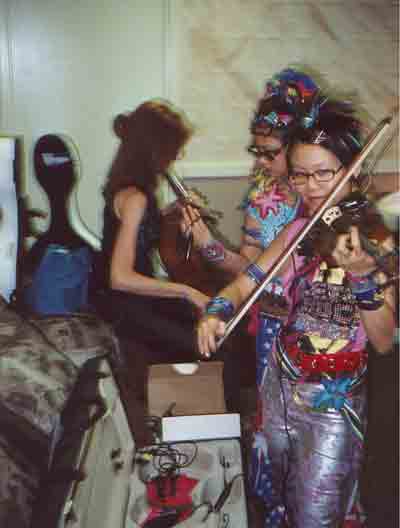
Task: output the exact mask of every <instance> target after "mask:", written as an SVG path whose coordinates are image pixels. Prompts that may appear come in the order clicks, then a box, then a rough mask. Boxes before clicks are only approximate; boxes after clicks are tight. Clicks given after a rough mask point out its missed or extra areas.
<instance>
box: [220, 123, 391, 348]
mask: <svg viewBox="0 0 400 528" xmlns="http://www.w3.org/2000/svg"><path fill="white" fill-rule="evenodd" d="M392 119H393V118H392V117H387V118H385V119H383V120H382V121H381V122H380V123H379V124H378V126H377V127H376V130H375V131H374V133H373V134H371V136H370V138H369V139H368V140H367V142H366V144H365V146H364V148H363V149H362V151H361V152H360V153H359V154H358V155H357V156H356V157H355V158H354V160H353V161H352V163H351V164H350V165H349V167H348V169H347V171H346V172H345V174H344V175H343V178H342V179H341V181H340V182H339V183H338V184H337V186H336V187H335V188H334V189H333V190H332V192H331V194H330V195H329V196H328V197H327V198H326V199H325V201H324V202H323V203H322V204H321V205H320V206H319V207H318V209H317V210H316V211H315V213H314V216H313V217H312V218H310V219H309V221H308V222H307V223H306V224H305V225H304V226H303V228H302V229H301V230H300V231H299V233H298V234H297V236H295V237H294V239H293V240H292V241H291V243H290V244H289V245H288V247H287V248H286V250H285V251H284V252H283V253H282V254H281V255H280V256H279V258H278V259H277V260H276V261H275V262H274V263H273V265H272V266H271V268H270V269H269V271H268V273H267V274H266V275H265V278H264V279H263V280H262V281H261V283H260V284H259V285H258V286H257V288H256V289H255V290H254V291H253V293H252V294H251V295H250V296H249V298H248V299H247V300H246V301H245V302H244V303H243V304H242V305H241V307H240V309H239V310H238V311H237V313H236V314H235V315H234V317H233V318H232V319H231V320H230V321H228V323H227V325H226V328H225V333H224V335H223V336H222V337H221V338H220V339H219V341H218V343H217V347H218V348H219V347H220V346H221V345H222V344H223V343H224V341H225V340H226V339H227V338H228V337H229V335H230V334H231V333H232V332H233V330H234V329H235V328H236V326H237V325H238V324H239V322H240V321H241V319H242V318H243V317H244V316H245V315H246V313H247V312H248V310H249V309H250V308H251V306H252V305H253V304H254V302H256V301H257V299H258V298H259V297H260V295H261V294H262V293H263V291H264V290H265V288H266V286H267V285H268V284H269V283H270V282H271V281H272V279H273V278H274V277H275V275H276V274H277V273H278V272H279V271H280V269H281V268H282V266H283V265H284V264H285V263H286V262H287V260H288V259H289V258H290V256H291V255H292V254H293V253H294V252H295V251H297V250H298V247H299V245H301V244H302V243H303V241H304V240H305V238H306V237H307V236H308V235H309V233H310V232H311V230H312V229H313V228H314V226H315V225H316V224H317V223H318V222H319V221H320V219H321V217H322V216H323V215H324V213H326V212H327V211H329V208H330V209H331V210H332V209H333V210H334V208H333V207H332V204H333V203H334V202H335V199H336V197H337V196H338V194H339V193H340V192H341V191H342V189H343V187H344V186H345V185H347V183H348V182H349V180H350V178H351V177H352V176H353V175H354V174H355V173H356V172H357V171H358V170H359V169H360V168H361V165H362V163H363V162H364V161H365V159H366V157H367V156H368V155H369V153H370V152H371V151H372V149H373V148H375V147H376V145H377V144H378V143H379V142H380V141H381V139H382V137H384V136H385V135H386V134H387V132H388V130H389V129H390V125H391V123H392ZM350 208H351V207H350Z"/></svg>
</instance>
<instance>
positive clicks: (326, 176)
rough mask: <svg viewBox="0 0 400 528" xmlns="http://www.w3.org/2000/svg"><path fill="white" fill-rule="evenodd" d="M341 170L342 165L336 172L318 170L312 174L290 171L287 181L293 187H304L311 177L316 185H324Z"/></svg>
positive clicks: (332, 170)
mask: <svg viewBox="0 0 400 528" xmlns="http://www.w3.org/2000/svg"><path fill="white" fill-rule="evenodd" d="M341 169H343V165H340V167H338V168H337V169H336V170H334V169H318V170H316V171H314V172H303V171H299V170H295V169H292V170H290V171H289V181H290V182H291V183H293V185H305V184H306V183H307V182H308V179H309V178H310V177H311V176H312V177H313V178H314V180H315V181H316V182H317V183H326V182H328V181H331V180H333V178H334V177H335V176H336V174H337V173H338V172H339V171H340V170H341Z"/></svg>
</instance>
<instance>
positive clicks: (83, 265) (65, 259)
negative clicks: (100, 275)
mask: <svg viewBox="0 0 400 528" xmlns="http://www.w3.org/2000/svg"><path fill="white" fill-rule="evenodd" d="M91 270H92V256H91V253H90V251H89V248H88V247H80V248H78V249H69V248H66V247H64V246H60V245H58V244H50V245H49V246H48V247H47V248H46V251H45V253H44V255H43V258H42V259H41V262H40V264H39V266H38V268H37V269H36V271H35V273H34V276H33V280H32V283H31V284H30V285H29V286H28V287H27V288H26V289H25V290H24V292H23V297H24V303H25V305H26V306H27V307H28V308H30V309H31V310H32V311H33V312H35V313H37V314H40V315H58V314H71V313H73V312H77V311H81V310H84V309H86V308H87V307H88V287H89V275H90V272H91Z"/></svg>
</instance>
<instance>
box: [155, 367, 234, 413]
mask: <svg viewBox="0 0 400 528" xmlns="http://www.w3.org/2000/svg"><path fill="white" fill-rule="evenodd" d="M222 371H223V363H222V362H221V361H209V362H206V361H203V362H198V363H175V364H161V365H152V366H151V367H150V369H149V381H148V405H149V414H150V415H152V416H160V417H161V416H164V415H166V414H167V413H168V411H170V415H172V416H190V415H197V414H219V413H225V412H226V407H225V396H224V384H223V378H222Z"/></svg>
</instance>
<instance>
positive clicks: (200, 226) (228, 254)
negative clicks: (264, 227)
mask: <svg viewBox="0 0 400 528" xmlns="http://www.w3.org/2000/svg"><path fill="white" fill-rule="evenodd" d="M182 216H183V221H182V226H181V228H182V232H183V233H184V234H186V235H189V234H190V233H191V234H192V236H193V242H194V246H195V248H196V249H197V250H199V251H200V252H201V251H202V248H205V247H211V249H212V244H213V243H216V244H220V248H222V244H221V242H220V241H218V240H214V238H213V235H212V233H211V231H210V230H209V228H208V227H207V225H206V224H205V222H204V221H203V219H202V218H201V217H200V214H199V212H198V211H197V210H196V209H194V208H193V207H191V206H190V205H187V206H186V207H185V208H184V209H183V210H182ZM249 223H251V227H253V228H258V227H259V226H258V225H257V226H256V225H254V224H255V223H256V221H255V220H254V219H252V218H250V217H249V216H248V215H246V217H245V225H246V227H249V225H247V224H249ZM222 251H223V258H221V259H216V260H207V262H209V263H210V264H211V265H212V266H214V267H215V268H216V269H219V270H222V271H225V272H227V273H229V274H231V275H232V277H234V276H236V275H238V274H239V273H240V272H242V271H243V270H244V269H245V268H246V267H247V266H248V265H249V263H250V262H254V261H255V260H256V259H257V258H258V257H259V256H260V255H261V253H262V251H263V248H262V247H261V245H260V244H259V243H258V242H257V241H256V240H254V239H252V237H250V236H248V235H243V237H242V242H241V246H240V249H239V251H238V252H235V251H232V250H230V249H228V248H226V247H223V248H222Z"/></svg>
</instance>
